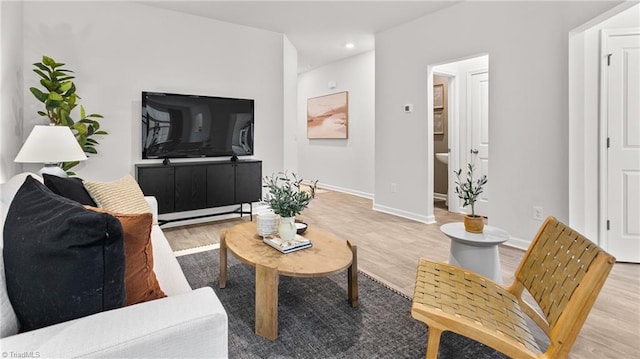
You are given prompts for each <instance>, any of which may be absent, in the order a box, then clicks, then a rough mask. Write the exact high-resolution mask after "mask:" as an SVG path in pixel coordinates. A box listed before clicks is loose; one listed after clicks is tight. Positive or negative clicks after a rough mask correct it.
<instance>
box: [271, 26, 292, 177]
mask: <svg viewBox="0 0 640 359" xmlns="http://www.w3.org/2000/svg"><path fill="white" fill-rule="evenodd" d="M283 41H284V48H283V51H284V54H283V57H284V64H283V67H284V136H283V138H284V168H283V169H282V170H284V169H287V170H289V171H292V172H294V173H298V142H297V139H296V131H297V123H298V107H297V106H298V50H297V49H296V48H295V46H293V44H292V43H291V41H289V39H288V38H287V37H286V36H283ZM270 174H271V173H263V175H264V176H267V175H270Z"/></svg>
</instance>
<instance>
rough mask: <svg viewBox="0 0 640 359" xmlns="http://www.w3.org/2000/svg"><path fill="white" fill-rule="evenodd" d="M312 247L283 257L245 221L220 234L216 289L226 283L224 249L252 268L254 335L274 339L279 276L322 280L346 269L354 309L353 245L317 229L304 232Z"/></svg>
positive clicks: (356, 283)
mask: <svg viewBox="0 0 640 359" xmlns="http://www.w3.org/2000/svg"><path fill="white" fill-rule="evenodd" d="M304 237H305V238H308V239H309V240H310V241H311V243H312V247H311V248H307V249H303V250H300V251H297V252H293V253H288V254H283V253H280V252H278V251H277V250H276V249H274V248H272V247H270V246H269V245H267V244H265V243H264V242H263V241H262V237H260V236H258V234H257V230H256V224H255V222H246V223H243V224H239V225H236V226H234V227H231V228H229V229H227V230H226V231H223V232H222V233H221V234H220V277H219V284H220V288H224V287H226V284H227V250H230V251H231V253H233V254H234V255H235V257H236V258H238V259H239V260H240V261H242V262H243V263H246V264H248V265H250V266H253V267H255V268H256V279H255V286H256V304H255V321H256V327H255V332H256V334H258V335H260V336H263V337H265V338H267V339H270V340H275V339H276V338H277V337H278V282H279V276H280V275H286V276H290V277H323V276H327V275H330V274H333V273H336V272H340V271H342V270H344V269H345V268H348V269H347V271H348V274H347V284H348V299H349V302H350V303H351V306H352V307H357V306H358V268H357V263H358V261H357V251H356V246H353V245H351V243H349V241H344V240H342V239H340V238H338V237H336V236H335V235H333V234H331V233H329V232H326V231H323V230H321V229H319V228H313V227H310V228H309V229H307V231H306V232H305V233H304Z"/></svg>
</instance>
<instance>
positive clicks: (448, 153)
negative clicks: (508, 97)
mask: <svg viewBox="0 0 640 359" xmlns="http://www.w3.org/2000/svg"><path fill="white" fill-rule="evenodd" d="M431 73H432V76H431V79H430V81H428V82H429V83H431V84H432V85H433V96H434V98H433V101H432V102H431V103H432V104H433V106H432V109H433V126H434V132H433V141H434V158H433V166H434V170H433V174H434V201H436V203H434V207H440V208H442V202H441V201H442V199H443V197H444V198H445V199H446V208H447V210H448V211H449V212H455V213H466V211H467V209H466V208H464V207H462V202H461V201H460V200H459V199H458V197H457V195H456V194H455V180H456V179H455V176H454V175H453V171H455V170H457V169H459V168H462V167H466V164H467V163H473V164H474V166H475V167H476V172H475V174H476V176H482V175H487V178H488V177H489V55H481V56H474V57H470V58H466V59H463V60H455V61H450V62H446V63H442V64H438V65H434V66H433V67H432V72H431ZM440 91H442V96H443V98H442V102H439V100H440V98H439V96H440ZM441 104H442V105H441ZM439 121H442V122H443V123H440V122H439ZM443 158H446V163H443V162H444V161H443ZM443 172H446V173H443ZM443 182H444V183H443ZM438 201H440V202H438ZM476 212H477V213H478V214H480V215H482V216H485V217H488V216H489V187H488V186H485V191H484V193H483V196H482V198H481V199H480V200H479V201H478V202H477V203H476Z"/></svg>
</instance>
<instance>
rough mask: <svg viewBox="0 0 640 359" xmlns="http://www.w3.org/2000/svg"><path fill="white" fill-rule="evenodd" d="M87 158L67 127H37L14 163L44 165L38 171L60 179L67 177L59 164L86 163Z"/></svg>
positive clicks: (40, 173)
mask: <svg viewBox="0 0 640 359" xmlns="http://www.w3.org/2000/svg"><path fill="white" fill-rule="evenodd" d="M86 159H87V156H86V155H85V154H84V151H82V148H81V147H80V144H78V141H77V140H76V138H75V137H74V136H73V133H72V132H71V129H70V128H69V127H67V126H46V125H37V126H35V127H33V130H32V131H31V133H30V134H29V137H27V140H26V141H25V142H24V144H23V145H22V148H21V149H20V152H18V155H17V156H16V159H15V160H14V162H18V163H44V167H43V168H42V169H40V171H38V174H39V175H42V174H43V173H47V174H51V175H54V176H58V177H67V174H66V173H65V171H64V170H63V169H62V168H60V167H58V163H59V162H71V161H84V160H86Z"/></svg>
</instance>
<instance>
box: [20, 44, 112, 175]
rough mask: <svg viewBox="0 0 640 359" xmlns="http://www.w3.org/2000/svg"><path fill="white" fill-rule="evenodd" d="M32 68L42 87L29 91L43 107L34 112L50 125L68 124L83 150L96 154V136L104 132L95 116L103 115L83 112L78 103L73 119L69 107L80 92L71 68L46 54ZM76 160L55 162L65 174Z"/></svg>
mask: <svg viewBox="0 0 640 359" xmlns="http://www.w3.org/2000/svg"><path fill="white" fill-rule="evenodd" d="M33 66H34V69H33V71H34V72H35V73H36V74H38V75H39V76H40V85H42V87H43V88H40V89H39V88H36V87H31V88H30V89H29V90H31V93H32V94H33V96H35V98H36V99H38V101H40V102H42V104H43V105H44V111H38V114H39V115H40V116H43V117H47V118H48V119H49V122H50V124H51V125H55V126H68V127H69V128H70V129H71V132H73V134H74V136H75V138H76V140H77V141H78V143H79V144H80V147H81V148H82V150H83V151H84V152H85V153H86V154H87V155H91V154H97V153H98V151H97V149H96V146H97V145H98V141H97V140H96V138H95V137H96V136H101V135H106V134H107V132H106V131H103V130H101V129H100V123H99V122H98V120H97V119H98V118H103V116H102V115H100V114H97V113H91V114H87V112H86V111H85V109H84V107H83V106H80V111H79V112H80V113H79V115H80V119H79V120H78V121H74V120H73V118H72V114H73V110H74V109H75V108H76V107H77V106H78V100H79V99H80V96H79V95H78V93H77V92H76V85H75V84H74V83H73V79H74V78H75V77H74V76H73V75H71V74H73V71H71V70H68V69H65V68H64V66H65V64H63V63H59V62H56V61H55V60H54V59H52V58H51V57H48V56H42V61H41V62H36V63H34V64H33ZM78 163H79V162H77V161H74V162H63V163H60V164H58V165H59V166H60V167H61V168H62V169H63V170H64V171H66V172H67V173H68V174H71V175H74V174H75V173H73V172H71V171H69V170H70V169H71V168H73V167H74V166H76V165H77V164H78Z"/></svg>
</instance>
